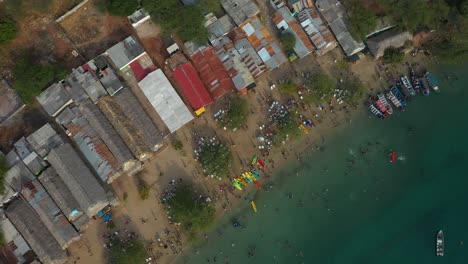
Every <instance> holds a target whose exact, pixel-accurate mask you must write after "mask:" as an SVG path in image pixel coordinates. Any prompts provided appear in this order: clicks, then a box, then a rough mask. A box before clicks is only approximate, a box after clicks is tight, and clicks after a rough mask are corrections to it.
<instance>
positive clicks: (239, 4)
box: [221, 0, 260, 26]
mask: <svg viewBox="0 0 468 264" xmlns="http://www.w3.org/2000/svg"><path fill="white" fill-rule="evenodd" d="M221 5H222V6H223V8H224V10H225V11H226V13H228V14H229V16H230V17H231V18H232V20H234V22H235V23H236V24H237V25H238V26H240V25H241V24H242V23H244V21H245V20H247V19H248V18H250V17H253V16H256V15H258V14H259V13H260V9H258V6H257V5H256V4H255V2H254V1H253V0H221Z"/></svg>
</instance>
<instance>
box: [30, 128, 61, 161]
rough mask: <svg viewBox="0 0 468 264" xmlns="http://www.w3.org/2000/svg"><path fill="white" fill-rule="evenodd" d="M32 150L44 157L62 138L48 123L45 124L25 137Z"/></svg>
mask: <svg viewBox="0 0 468 264" xmlns="http://www.w3.org/2000/svg"><path fill="white" fill-rule="evenodd" d="M26 140H27V141H28V143H29V145H30V146H31V147H32V148H33V149H34V151H35V152H36V153H37V154H38V155H39V156H41V157H42V158H45V157H46V156H47V154H49V152H50V150H51V149H53V148H56V147H58V146H60V145H62V144H63V143H64V142H63V139H62V138H61V137H60V136H59V135H58V134H57V132H56V131H55V130H54V129H53V128H52V126H51V125H50V124H45V125H44V126H42V127H41V128H39V129H38V130H36V131H34V132H33V133H32V134H31V135H29V136H28V137H26Z"/></svg>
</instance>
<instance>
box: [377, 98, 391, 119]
mask: <svg viewBox="0 0 468 264" xmlns="http://www.w3.org/2000/svg"><path fill="white" fill-rule="evenodd" d="M377 97H378V98H379V101H380V102H381V103H382V104H383V105H384V106H385V109H387V113H389V114H390V115H391V114H393V108H392V106H391V105H390V104H389V103H388V101H387V99H386V98H385V96H384V95H383V94H381V93H379V94H377Z"/></svg>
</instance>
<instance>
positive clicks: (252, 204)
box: [250, 201, 257, 213]
mask: <svg viewBox="0 0 468 264" xmlns="http://www.w3.org/2000/svg"><path fill="white" fill-rule="evenodd" d="M250 205H251V206H252V210H253V211H254V213H256V212H257V205H255V202H254V201H251V202H250Z"/></svg>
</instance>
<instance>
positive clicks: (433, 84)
mask: <svg viewBox="0 0 468 264" xmlns="http://www.w3.org/2000/svg"><path fill="white" fill-rule="evenodd" d="M424 77H425V78H426V80H427V83H428V84H429V86H430V87H431V88H432V89H433V90H434V91H436V92H440V90H439V82H437V79H436V78H435V77H434V75H432V74H430V73H429V72H426V73H424Z"/></svg>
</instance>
